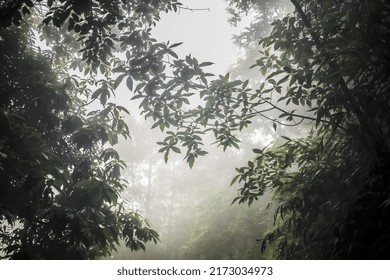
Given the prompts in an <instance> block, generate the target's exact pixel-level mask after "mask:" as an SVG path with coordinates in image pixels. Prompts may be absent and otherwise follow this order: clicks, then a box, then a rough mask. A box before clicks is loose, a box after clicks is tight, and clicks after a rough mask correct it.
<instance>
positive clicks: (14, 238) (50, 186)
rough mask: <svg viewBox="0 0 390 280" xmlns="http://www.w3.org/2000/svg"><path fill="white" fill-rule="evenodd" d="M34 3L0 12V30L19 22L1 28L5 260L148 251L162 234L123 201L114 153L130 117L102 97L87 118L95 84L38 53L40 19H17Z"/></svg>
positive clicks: (0, 211) (0, 177) (0, 200)
mask: <svg viewBox="0 0 390 280" xmlns="http://www.w3.org/2000/svg"><path fill="white" fill-rule="evenodd" d="M79 2H80V1H77V2H76V1H75V3H74V4H75V5H76V4H77V5H78V4H79ZM23 3H24V4H23ZM50 3H52V2H51V1H47V5H48V6H51V4H50ZM31 4H32V3H31V1H25V2H23V1H7V2H4V3H2V6H1V9H2V10H1V12H2V15H5V16H2V17H1V19H2V24H5V25H9V24H10V23H11V22H13V23H14V25H15V26H13V27H12V26H10V27H8V28H1V29H0V38H1V41H0V48H1V52H2V54H3V55H2V57H1V63H0V67H1V68H0V69H1V70H0V71H1V72H0V73H1V74H0V82H1V85H2V86H1V97H0V98H1V99H0V122H1V125H0V129H1V140H0V181H1V189H0V194H1V195H0V220H1V225H2V227H1V229H0V238H1V247H0V249H1V251H2V252H3V253H4V254H5V255H4V256H2V257H4V258H12V259H20V258H22V259H95V258H98V257H102V256H105V255H108V254H109V253H110V251H111V250H112V249H114V247H115V245H116V244H118V242H119V240H120V239H123V240H124V241H125V243H126V245H127V247H129V248H130V249H131V250H138V249H144V248H145V245H144V243H145V242H147V241H154V242H156V241H157V240H158V235H157V233H156V232H155V231H154V230H152V229H150V225H149V224H148V222H147V221H144V220H143V219H142V218H141V217H140V215H139V214H138V213H137V212H129V211H127V210H126V209H125V206H124V205H123V203H122V202H120V200H119V195H120V192H121V191H123V190H124V188H125V186H126V184H125V183H126V182H125V181H123V179H121V177H120V170H121V169H122V168H123V167H124V162H123V161H121V160H120V158H119V155H118V153H117V152H116V151H115V150H114V149H113V148H112V147H111V146H113V145H115V144H116V143H117V141H118V137H119V136H120V135H122V136H124V137H128V136H129V131H128V128H127V126H126V124H125V123H124V122H123V120H122V118H121V113H128V112H127V110H126V109H125V108H123V107H121V106H117V105H116V104H113V103H106V102H103V101H104V98H100V100H101V101H102V103H103V104H104V105H105V108H104V109H103V110H95V111H89V112H87V111H86V106H87V105H88V102H87V101H88V100H87V101H86V100H85V99H86V98H88V93H90V90H89V91H88V90H86V91H84V90H83V89H85V88H86V84H88V82H89V80H88V79H87V80H82V79H77V78H75V77H74V76H70V75H67V73H66V72H61V70H64V69H66V64H65V63H62V64H61V61H59V62H56V63H54V64H52V62H53V58H56V59H58V60H61V59H64V57H63V56H60V57H58V56H54V55H58V53H55V52H56V51H57V52H58V49H57V50H54V51H55V52H51V51H44V52H42V51H41V50H38V49H36V48H34V41H33V40H34V39H33V38H34V33H33V32H32V30H31V29H29V27H28V26H29V25H30V26H31V25H33V21H32V20H34V18H32V20H27V19H26V18H24V20H26V21H27V22H24V21H23V22H22V21H21V20H20V19H21V15H20V13H24V14H27V13H34V10H33V9H32V5H31ZM39 4H41V5H43V2H42V1H40V3H39ZM18 5H19V6H18ZM23 5H24V6H23ZM26 5H27V6H26ZM37 5H38V4H37ZM30 8H31V9H30ZM74 8H75V10H76V11H78V10H77V9H76V8H77V7H74ZM8 12H9V13H8ZM49 14H50V12H49ZM68 15H69V14H68ZM59 16H60V15H59ZM61 17H62V16H61ZM53 21H56V17H55V16H54V18H53ZM48 31H49V30H48ZM60 35H61V34H58V36H60ZM57 39H58V38H57ZM57 43H58V42H57ZM64 46H65V47H66V46H67V45H64ZM66 54H67V53H65V54H64V56H65V58H66ZM68 54H69V55H71V54H72V53H71V52H69V53H68ZM65 61H66V60H65ZM53 67H57V68H53ZM54 71H56V72H54ZM103 88H104V87H103ZM107 91H108V89H107ZM98 92H99V89H98ZM100 92H101V94H106V91H104V92H103V89H102V88H100ZM83 93H86V95H83ZM95 94H96V92H95Z"/></svg>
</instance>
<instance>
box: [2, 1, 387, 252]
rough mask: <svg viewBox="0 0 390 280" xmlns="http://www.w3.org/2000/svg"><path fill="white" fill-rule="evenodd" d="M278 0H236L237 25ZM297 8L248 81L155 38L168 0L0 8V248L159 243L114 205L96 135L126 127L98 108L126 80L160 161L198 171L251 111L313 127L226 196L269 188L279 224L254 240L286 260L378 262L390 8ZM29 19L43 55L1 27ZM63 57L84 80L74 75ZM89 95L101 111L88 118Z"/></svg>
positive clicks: (113, 176)
mask: <svg viewBox="0 0 390 280" xmlns="http://www.w3.org/2000/svg"><path fill="white" fill-rule="evenodd" d="M280 3H281V2H280V1H277V2H276V4H275V6H270V1H233V0H232V1H230V8H231V11H230V12H231V14H232V21H233V22H234V20H235V19H237V18H238V17H239V16H240V15H242V13H243V12H246V11H243V9H246V10H247V9H248V8H251V9H254V10H255V11H256V7H258V8H270V9H271V10H269V12H259V13H258V14H257V15H259V17H258V18H262V20H264V19H268V18H272V17H273V16H274V14H275V13H277V12H278V5H280ZM291 3H292V5H293V6H294V8H295V11H294V13H292V14H289V15H287V16H285V17H284V18H283V19H280V20H276V21H274V23H273V27H272V32H271V34H270V35H269V36H266V37H264V38H262V39H261V40H260V44H259V46H260V48H261V52H260V57H258V58H257V59H256V61H253V66H252V68H255V69H258V70H259V77H260V79H261V80H262V81H261V83H260V85H259V86H258V87H257V88H254V89H251V88H250V86H249V85H250V84H252V83H249V81H244V82H243V81H240V80H231V79H230V76H229V74H227V75H221V76H219V77H216V78H214V79H213V80H211V81H210V80H209V77H210V76H212V74H210V73H207V72H205V71H204V69H205V67H207V66H208V65H210V64H211V63H210V62H199V61H198V60H197V59H196V58H194V57H192V56H191V55H188V56H186V57H185V58H184V59H180V58H179V57H178V56H177V55H176V53H175V52H174V51H173V48H175V47H178V46H179V45H180V44H178V43H176V44H170V43H169V42H167V43H158V42H156V40H154V39H153V38H152V37H151V35H150V31H151V27H152V26H153V25H154V24H155V23H156V21H158V19H159V13H160V11H171V10H177V9H180V3H178V2H176V1H168V0H149V1H118V0H116V1H104V0H92V1H84V0H83V1H65V0H64V1H56V2H54V1H36V2H34V3H33V2H32V1H6V2H3V3H2V4H1V6H0V15H1V17H0V18H1V26H2V27H6V28H3V29H1V32H2V34H1V38H2V40H1V41H0V43H1V44H2V45H1V48H2V49H4V53H5V54H6V55H5V56H4V57H3V58H2V60H3V61H2V64H1V67H2V73H1V75H2V76H1V77H0V78H1V83H2V85H3V84H4V90H3V89H2V92H1V94H2V96H1V97H0V101H1V106H2V107H1V110H2V111H1V114H0V121H1V130H2V133H1V135H2V138H1V142H0V159H1V165H0V172H1V174H0V176H1V183H2V186H1V192H2V193H1V198H0V199H1V200H0V211H1V212H0V215H1V219H2V221H3V223H8V224H10V225H12V226H11V227H10V226H9V225H5V227H2V228H1V232H0V233H1V238H2V244H3V248H2V249H3V250H5V251H6V253H7V257H16V255H17V254H19V253H20V254H24V257H26V255H27V256H30V257H31V253H32V252H34V254H35V255H34V256H35V257H36V258H58V257H59V256H61V257H63V258H94V257H96V256H100V255H104V254H107V253H108V252H109V249H110V248H112V245H113V244H114V243H116V242H117V240H118V238H120V237H124V238H125V239H126V238H127V241H128V242H127V243H128V245H129V246H130V247H131V248H133V249H138V248H142V247H143V242H144V241H147V240H151V239H154V240H155V239H156V238H157V236H156V233H155V232H153V231H151V230H150V229H148V228H143V226H142V222H141V220H140V218H139V217H138V216H137V215H135V214H134V213H133V214H132V213H129V214H125V213H124V212H123V208H121V205H120V204H119V203H118V202H117V197H118V193H119V192H120V191H121V190H122V189H123V186H124V184H123V182H122V181H121V180H120V176H119V171H120V168H121V166H122V164H123V163H122V162H121V161H120V159H119V156H118V155H117V153H116V152H115V151H114V150H113V149H112V148H111V147H110V148H107V144H105V143H107V142H108V143H109V144H110V145H114V144H115V143H116V142H117V138H118V136H119V135H120V134H122V135H125V136H126V135H128V131H127V126H126V124H125V123H124V122H123V120H122V119H121V114H123V113H126V109H125V108H123V107H120V106H117V105H115V104H113V103H109V102H108V99H109V98H110V96H111V95H112V94H113V92H114V90H115V88H117V87H118V86H119V85H120V84H121V83H122V81H126V85H127V87H128V89H129V90H130V91H132V92H133V93H134V97H133V98H134V99H139V101H140V108H141V109H142V113H143V114H144V116H145V117H146V118H151V119H152V120H153V121H154V125H153V127H159V128H160V129H161V130H162V131H166V134H167V135H166V138H165V139H164V140H162V141H161V142H159V143H158V144H159V145H160V146H161V148H160V152H162V153H164V159H165V161H167V160H168V157H169V155H170V153H172V152H174V153H181V152H182V151H185V155H184V158H185V160H186V161H187V162H188V164H189V166H190V167H192V166H193V165H194V162H195V159H196V158H197V157H199V156H204V155H206V154H207V152H206V151H205V149H204V148H203V135H204V134H206V133H208V132H211V134H212V135H213V136H214V138H215V143H216V144H218V145H219V146H222V147H223V149H226V148H228V147H236V148H239V144H240V140H239V138H240V131H241V130H242V129H244V128H246V127H248V126H250V125H251V124H252V122H254V120H256V119H258V118H263V119H267V120H269V121H270V124H271V125H272V126H273V128H274V129H275V130H280V128H283V127H287V126H293V127H305V128H306V130H307V131H309V132H308V133H307V134H306V135H305V136H303V137H300V138H294V137H291V138H288V137H282V138H280V140H278V141H276V142H275V143H274V144H273V146H271V147H268V148H263V147H259V148H257V149H254V150H253V152H254V153H255V158H254V160H252V161H249V162H248V165H247V166H245V167H241V168H237V169H236V170H237V173H238V174H237V176H235V177H234V179H233V182H232V183H233V184H235V183H238V184H239V190H238V197H237V198H236V201H238V202H240V203H248V204H249V205H251V204H252V203H253V202H254V201H255V200H257V199H258V198H259V197H260V196H262V195H264V193H268V192H272V193H274V195H275V197H274V200H275V204H276V207H277V210H276V214H275V228H274V230H273V231H272V232H271V233H270V234H268V235H267V236H266V237H265V238H264V239H263V240H262V241H261V244H260V245H261V248H262V249H263V250H264V249H266V248H267V247H270V249H271V251H272V252H274V253H275V257H278V258H287V259H290V258H304V259H328V258H388V257H389V253H388V252H390V250H389V249H390V248H389V247H390V234H389V220H390V219H389V218H390V217H389V214H390V213H389V204H390V202H389V201H390V198H389V179H390V178H389V175H388V172H387V170H388V169H389V165H390V163H389V158H390V155H389V153H390V150H389V144H390V143H389V140H388V139H389V131H390V130H389V129H390V128H389V119H390V118H389V104H390V103H389V99H388V94H387V92H388V90H389V85H390V81H389V65H390V64H389V49H390V48H389V40H390V39H389V37H390V36H389V31H390V30H389V29H390V20H389V17H390V6H389V4H388V3H387V1H385V0H379V1H353V0H347V1H338V0H326V1H317V0H306V1H303V0H302V1H301V0H291ZM27 14H31V18H32V19H33V20H34V21H35V22H39V23H40V25H39V27H37V28H38V30H39V32H40V34H41V35H42V38H43V39H44V40H45V41H46V42H47V43H48V44H49V45H50V46H51V49H50V50H43V51H42V52H39V51H33V50H32V49H31V48H28V47H27V46H29V45H31V44H30V43H29V42H27V41H26V40H27V38H28V37H27V36H25V35H23V34H20V32H22V33H23V32H27V31H23V30H26V28H17V29H15V28H11V27H10V26H21V25H23V24H22V22H23V20H24V19H25V18H26V15H27ZM13 32H14V33H15V34H16V35H13V36H12V34H13ZM3 34H4V35H3ZM253 34H257V33H253V32H250V35H253ZM258 35H260V34H257V35H256V36H258ZM12 38H14V39H12ZM15 38H16V39H15ZM241 38H243V37H241ZM12 40H14V41H12ZM15 40H16V41H15ZM23 40H24V41H23ZM248 40H249V41H250V40H252V41H253V38H250V39H248ZM244 41H245V40H244ZM9 42H11V43H9ZM15 45H16V46H17V47H15ZM18 48H19V49H18ZM15 51H17V53H15ZM13 52H14V53H13ZM117 52H122V53H123V54H124V55H123V56H117V55H116V53H117ZM20 54H23V55H20ZM49 61H50V63H52V65H50V64H49ZM49 65H50V66H49ZM68 67H71V68H73V69H74V70H79V71H80V72H84V74H87V75H90V76H89V78H85V79H81V78H79V77H77V76H71V75H70V74H69V72H68V71H67V70H66V69H67V68H68ZM53 69H55V70H56V72H57V73H58V76H57V75H55V74H51V70H53ZM26 73H31V74H29V75H28V76H27V75H26ZM95 75H101V76H102V78H101V79H98V78H96V76H95ZM26 77H27V78H26ZM93 87H95V91H93V90H92V89H91V88H93ZM76 93H77V94H76ZM95 101H100V104H101V105H102V106H103V108H104V109H103V110H96V111H92V112H90V113H88V114H87V111H86V109H85V107H86V105H87V104H94V103H96V102H95ZM121 217H122V218H121ZM96 225H98V227H96ZM4 244H5V245H4ZM270 244H271V246H269V245H270ZM38 247H39V248H42V249H39V248H38ZM49 247H50V248H55V249H48V248H49ZM45 248H47V250H45ZM57 248H58V249H57ZM37 250H38V251H37ZM39 250H41V251H39ZM36 251H37V252H40V253H39V254H38V255H36V253H35V252H36Z"/></svg>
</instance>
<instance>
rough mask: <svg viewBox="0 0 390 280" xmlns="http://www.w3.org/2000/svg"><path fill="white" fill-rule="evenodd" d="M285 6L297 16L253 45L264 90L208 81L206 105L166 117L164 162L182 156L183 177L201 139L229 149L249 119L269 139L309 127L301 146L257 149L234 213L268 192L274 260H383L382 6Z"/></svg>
mask: <svg viewBox="0 0 390 280" xmlns="http://www.w3.org/2000/svg"><path fill="white" fill-rule="evenodd" d="M291 3H292V4H293V5H294V7H295V12H294V14H292V15H287V16H286V17H284V18H283V19H280V20H276V21H275V22H274V23H273V29H272V33H271V34H270V35H269V36H267V37H265V38H262V39H261V41H260V45H261V47H262V48H263V50H262V51H261V57H259V59H257V61H256V62H255V64H254V65H253V67H254V68H258V69H259V71H260V74H261V75H262V76H263V77H264V81H263V83H261V85H260V87H259V88H258V89H255V90H251V89H249V88H248V87H247V85H248V82H247V81H245V82H241V81H231V80H230V79H229V75H225V76H220V77H219V78H218V79H215V80H213V81H211V82H210V83H208V84H207V85H206V86H205V87H204V88H203V89H202V90H201V92H200V100H201V101H203V102H204V103H201V102H198V103H201V105H198V106H197V107H196V108H194V109H190V110H187V111H185V112H183V111H180V112H178V111H176V112H175V114H173V115H175V116H176V120H175V121H174V122H176V123H177V124H178V125H176V129H177V130H175V131H169V132H167V134H168V136H167V138H166V139H165V140H164V141H163V142H161V143H160V144H161V145H162V146H163V148H162V149H161V151H162V152H165V153H166V154H167V153H168V152H169V151H171V150H174V149H175V148H176V149H179V148H180V145H182V146H184V149H186V150H187V154H186V158H187V161H188V163H189V164H190V166H191V165H192V164H193V162H194V160H195V158H196V157H197V156H198V155H202V154H204V153H205V152H204V151H202V150H201V148H200V147H201V145H202V135H203V134H204V133H207V132H208V131H211V132H212V133H213V134H214V136H215V140H216V143H217V144H218V145H221V146H223V148H224V149H225V148H227V147H229V146H233V147H238V146H239V138H238V137H239V134H238V132H239V131H240V130H241V129H243V128H245V127H246V126H248V125H249V124H250V123H251V119H253V118H259V117H264V118H268V119H270V120H271V122H272V123H273V126H274V128H275V129H276V128H277V127H278V126H288V125H290V126H291V125H292V126H298V125H300V126H306V127H308V128H309V131H310V132H309V133H308V134H307V136H305V137H301V138H295V139H290V138H288V137H284V138H281V139H280V140H279V141H277V142H276V143H275V144H274V146H273V147H270V148H267V149H254V150H253V151H254V153H255V154H256V157H255V159H254V160H253V161H249V162H248V166H246V167H241V168H237V172H238V175H237V176H236V177H235V178H234V179H233V183H234V182H238V183H239V184H240V188H239V196H238V197H237V199H236V200H237V201H238V202H240V203H248V204H251V203H253V201H255V200H257V199H258V198H259V196H262V195H263V194H264V193H265V192H266V191H272V192H274V193H275V203H277V205H278V207H277V212H276V215H275V224H276V227H275V230H274V231H273V232H272V233H271V234H269V235H268V236H267V237H266V238H265V239H263V241H262V242H261V245H262V249H263V250H264V249H265V248H266V247H267V246H268V244H269V243H271V244H272V245H273V246H274V247H273V248H274V249H273V250H274V252H275V255H276V257H279V258H309V259H324V258H326V259H328V258H364V259H367V258H388V256H389V253H388V252H389V250H388V249H389V246H390V245H389V244H390V242H389V241H390V240H389V236H390V235H389V234H388V221H389V219H388V218H389V208H388V205H389V188H388V185H389V176H388V175H387V173H388V172H387V171H386V170H387V169H388V167H389V161H388V158H389V141H388V139H389V135H388V133H389V110H388V106H389V100H388V94H387V91H388V90H389V78H388V77H389V75H388V74H389V68H388V65H389V61H388V60H389V51H388V49H389V48H388V47H389V26H390V25H389V9H390V7H389V5H388V3H386V1H376V2H375V3H374V2H358V1H342V2H341V1H331V0H329V1H321V2H319V1H314V0H313V1H296V0H293V1H291ZM189 62H192V61H191V58H189ZM141 97H142V96H141ZM175 108H177V106H176V107H175ZM270 112H271V113H275V112H278V116H277V117H274V116H272V115H270V114H269V113H270ZM199 151H201V152H199Z"/></svg>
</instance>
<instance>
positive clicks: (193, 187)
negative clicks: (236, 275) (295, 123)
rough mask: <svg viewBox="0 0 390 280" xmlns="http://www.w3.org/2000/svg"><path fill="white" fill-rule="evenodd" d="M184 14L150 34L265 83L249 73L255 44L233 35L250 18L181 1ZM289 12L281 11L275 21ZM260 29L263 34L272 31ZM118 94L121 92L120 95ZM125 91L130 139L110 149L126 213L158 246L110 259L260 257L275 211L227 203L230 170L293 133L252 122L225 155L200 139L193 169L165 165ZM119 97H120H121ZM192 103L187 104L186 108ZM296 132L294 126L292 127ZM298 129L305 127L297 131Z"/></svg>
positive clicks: (231, 193) (264, 202) (264, 203)
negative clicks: (123, 186)
mask: <svg viewBox="0 0 390 280" xmlns="http://www.w3.org/2000/svg"><path fill="white" fill-rule="evenodd" d="M181 2H182V3H183V6H184V7H188V10H187V9H181V10H179V12H178V13H169V14H164V15H163V16H162V18H161V20H160V21H159V24H158V25H157V26H156V27H155V29H154V30H153V35H154V36H155V38H156V39H157V40H158V41H162V42H166V41H169V42H170V43H177V42H183V44H182V45H181V46H180V48H177V49H176V51H177V54H178V55H179V56H181V57H184V56H185V55H188V54H191V55H192V56H194V57H196V58H197V59H199V60H200V61H210V62H213V63H214V64H213V65H211V66H209V68H208V72H210V73H213V74H215V75H218V74H223V75H225V74H226V73H228V72H230V73H231V74H230V75H231V77H232V78H240V79H243V80H244V79H250V83H251V85H252V86H253V87H255V86H256V85H257V84H259V83H260V82H261V81H262V78H263V77H262V76H261V74H260V73H259V71H258V70H257V69H249V68H250V66H251V64H250V63H253V57H256V56H258V49H259V48H258V46H257V42H251V44H249V45H246V46H240V45H239V44H237V42H234V36H238V35H239V34H240V33H241V32H244V31H245V30H246V29H247V28H248V27H249V25H250V24H251V20H252V15H251V14H250V13H249V14H248V15H247V16H246V17H244V18H242V21H241V22H239V23H238V24H237V26H233V25H232V24H230V23H229V22H228V21H229V15H228V13H227V11H226V9H227V3H226V2H225V1H224V0H214V1H207V0H202V1H189V0H187V1H181ZM289 11H292V7H291V4H290V5H288V2H286V5H285V7H284V9H283V10H282V11H281V13H280V14H278V15H275V18H277V17H282V16H284V15H285V14H286V13H287V12H289ZM267 28H268V29H265V30H263V31H262V33H263V34H264V35H266V34H267V33H268V32H269V31H270V28H271V25H270V24H269V26H267ZM121 88H122V90H121ZM126 90H127V88H126V86H125V85H123V84H122V85H121V86H120V87H119V88H118V89H117V93H116V99H115V101H116V102H118V101H119V104H120V105H122V106H124V105H125V106H126V107H129V108H131V110H130V112H131V116H130V117H129V116H126V121H127V123H128V124H129V129H130V134H131V139H127V140H125V139H123V138H122V139H121V141H120V142H119V144H118V145H116V146H115V148H116V149H117V151H118V153H119V154H120V156H121V159H122V160H124V161H125V162H126V164H127V168H126V170H124V171H123V172H122V175H123V177H124V179H125V180H127V182H128V188H127V190H126V191H125V192H124V193H123V194H122V199H124V200H126V201H127V203H128V205H129V207H130V209H132V210H137V211H139V212H140V214H141V215H142V216H143V217H145V219H147V220H149V221H150V223H151V226H152V227H153V229H155V230H156V231H157V232H158V233H159V235H160V240H161V242H159V243H157V244H153V243H152V242H149V243H147V244H146V250H145V251H137V252H131V251H130V250H129V249H127V248H126V247H125V246H124V245H123V246H120V247H119V248H117V252H113V256H112V257H111V258H113V259H259V258H267V254H261V253H260V248H259V244H258V241H259V240H260V239H261V238H262V237H264V236H265V234H266V233H267V232H269V231H270V230H271V229H272V225H273V214H274V211H273V209H274V207H273V206H272V205H270V202H271V198H272V194H265V195H264V196H262V197H261V198H260V200H259V201H256V202H255V203H253V204H252V205H251V206H248V205H246V204H238V203H237V202H235V203H233V204H232V201H233V199H234V198H235V197H237V185H234V184H233V185H232V186H231V181H232V178H233V176H234V172H235V168H236V167H239V166H242V165H245V164H246V163H247V162H248V160H252V159H253V152H252V149H254V148H259V147H260V148H264V147H266V146H267V145H269V144H270V143H271V142H272V141H273V140H275V139H277V138H278V137H279V136H280V134H281V133H282V132H283V135H289V136H292V135H294V134H297V133H298V132H297V131H294V130H293V129H288V128H283V126H280V127H279V128H278V130H277V131H276V132H275V130H274V129H273V128H272V122H269V121H267V120H264V119H261V118H259V119H257V120H256V121H253V123H252V125H251V126H250V127H249V128H248V129H245V130H243V131H242V132H241V133H240V137H239V139H240V141H241V144H240V148H239V149H232V148H230V149H227V150H226V151H225V152H224V151H223V150H222V148H221V147H217V146H216V145H213V144H212V139H211V137H209V139H208V141H207V136H205V138H204V139H205V142H206V143H207V144H206V147H205V150H206V151H208V152H209V154H208V155H207V156H206V157H200V158H198V159H197V161H196V163H195V165H194V167H193V168H192V169H190V167H189V166H188V164H186V163H185V161H184V160H183V158H184V155H180V154H179V155H178V154H172V155H170V157H169V160H168V162H167V163H165V162H164V159H163V155H162V154H161V153H159V152H158V150H159V149H160V147H159V145H157V144H156V142H158V141H161V140H162V139H163V138H164V135H163V133H161V132H160V130H159V129H150V128H151V126H152V125H153V122H152V121H151V120H150V119H148V120H145V119H144V118H143V116H140V114H139V113H137V112H140V110H139V109H138V104H139V103H137V100H133V101H129V99H130V97H129V96H128V94H127V93H126ZM121 91H123V94H122V93H121ZM191 103H192V102H191ZM295 129H296V128H295ZM301 129H302V128H301Z"/></svg>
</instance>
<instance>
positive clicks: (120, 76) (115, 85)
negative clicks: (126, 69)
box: [114, 74, 126, 89]
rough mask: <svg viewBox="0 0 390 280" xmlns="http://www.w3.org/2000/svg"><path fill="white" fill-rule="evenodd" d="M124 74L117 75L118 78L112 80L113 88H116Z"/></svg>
mask: <svg viewBox="0 0 390 280" xmlns="http://www.w3.org/2000/svg"><path fill="white" fill-rule="evenodd" d="M125 76H126V74H122V75H119V76H118V78H116V80H115V82H114V89H117V88H118V86H119V85H120V83H121V82H122V80H123V78H124V77H125Z"/></svg>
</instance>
